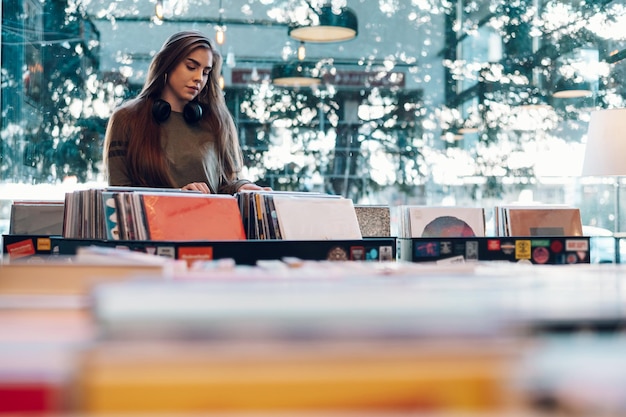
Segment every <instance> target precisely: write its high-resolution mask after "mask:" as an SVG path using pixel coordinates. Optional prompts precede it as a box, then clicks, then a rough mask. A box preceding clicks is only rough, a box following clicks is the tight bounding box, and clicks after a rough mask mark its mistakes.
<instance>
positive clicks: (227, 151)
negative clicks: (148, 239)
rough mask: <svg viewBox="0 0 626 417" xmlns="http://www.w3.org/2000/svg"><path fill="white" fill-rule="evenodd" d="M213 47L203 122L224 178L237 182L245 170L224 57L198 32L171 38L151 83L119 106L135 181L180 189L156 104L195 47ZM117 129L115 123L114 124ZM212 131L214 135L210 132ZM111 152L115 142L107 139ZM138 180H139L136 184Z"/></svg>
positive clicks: (151, 70) (202, 100)
mask: <svg viewBox="0 0 626 417" xmlns="http://www.w3.org/2000/svg"><path fill="white" fill-rule="evenodd" d="M196 48H207V49H209V50H210V51H211V53H212V54H213V69H212V70H211V73H210V74H209V79H208V81H207V83H206V85H205V86H204V88H203V89H202V91H200V93H199V94H198V97H196V99H195V100H197V101H198V103H199V104H200V106H201V107H202V110H203V116H202V120H200V122H199V123H201V124H202V126H203V127H205V128H206V129H207V130H210V131H212V132H213V134H214V137H215V140H216V143H215V150H216V152H217V159H218V166H217V167H216V168H217V169H218V172H219V176H220V182H221V181H232V180H233V179H234V178H235V177H236V175H237V173H238V172H239V171H240V170H241V165H242V156H241V148H240V146H239V139H238V137H237V130H236V128H235V124H234V122H233V119H232V116H231V114H230V112H229V111H228V108H227V107H226V102H225V100H224V95H223V93H222V90H221V88H220V86H219V78H220V74H221V71H222V56H221V54H220V53H219V51H218V50H217V49H216V48H214V47H213V44H212V43H211V40H210V39H209V38H208V37H206V36H205V35H203V34H202V33H201V32H198V31H182V32H178V33H175V34H173V35H172V36H170V37H169V38H168V39H167V40H166V41H165V43H164V44H163V46H162V47H161V50H160V51H159V52H158V53H157V54H156V55H155V56H154V58H153V59H152V62H151V63H150V68H149V70H148V75H147V77H146V81H145V84H144V86H143V89H142V90H141V92H140V93H139V95H138V96H137V97H136V98H135V99H133V100H130V101H128V102H127V103H125V104H124V105H123V107H121V108H120V109H118V111H117V112H116V113H117V114H115V115H114V117H112V118H111V121H110V124H119V125H120V127H121V129H116V130H117V131H122V132H128V149H127V152H126V158H127V169H128V175H129V177H130V178H131V180H132V181H133V185H138V186H149V187H175V186H177V185H176V184H174V183H173V180H172V178H171V175H170V172H169V168H168V164H167V161H166V159H165V156H164V155H163V150H162V148H161V140H160V135H161V130H160V127H159V124H158V123H157V122H156V120H155V119H154V117H153V116H152V105H153V103H154V101H155V100H157V99H159V98H160V97H161V92H162V91H163V89H164V87H165V83H166V76H167V74H168V73H169V72H170V71H172V70H173V69H174V68H175V67H176V66H177V65H178V64H179V63H180V62H181V61H183V60H184V59H185V58H186V57H187V56H188V55H189V54H190V53H191V52H192V51H193V50H194V49H196ZM109 129H111V126H109ZM207 134H208V133H207ZM107 139H108V140H107V144H106V145H105V146H106V147H105V156H106V155H107V154H108V147H109V146H110V141H111V140H115V139H114V138H107ZM135 183H136V184H135Z"/></svg>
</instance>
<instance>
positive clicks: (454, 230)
mask: <svg viewBox="0 0 626 417" xmlns="http://www.w3.org/2000/svg"><path fill="white" fill-rule="evenodd" d="M406 214H407V219H406V220H408V227H409V228H410V237H411V238H422V237H484V236H485V211H484V209H483V208H482V207H443V206H442V207H437V206H407V207H406Z"/></svg>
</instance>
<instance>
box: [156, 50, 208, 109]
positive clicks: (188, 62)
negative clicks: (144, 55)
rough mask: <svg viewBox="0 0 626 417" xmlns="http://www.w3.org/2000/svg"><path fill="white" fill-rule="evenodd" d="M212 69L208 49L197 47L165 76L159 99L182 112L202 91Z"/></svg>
mask: <svg viewBox="0 0 626 417" xmlns="http://www.w3.org/2000/svg"><path fill="white" fill-rule="evenodd" d="M212 69H213V54H212V53H211V51H210V50H209V49H208V48H203V47H198V48H196V49H194V50H193V51H191V53H190V54H189V55H187V57H186V58H185V59H183V60H182V61H181V62H179V63H178V65H176V67H174V69H173V70H172V71H170V72H169V73H168V74H167V82H166V83H165V88H164V89H163V92H162V94H161V98H162V99H163V100H165V101H167V102H168V103H170V105H171V106H172V110H173V111H177V112H182V111H183V108H184V107H185V104H187V103H188V102H190V101H191V100H193V99H194V98H196V96H197V95H198V94H199V93H200V91H202V89H203V88H204V86H205V85H206V83H207V81H208V80H209V75H210V73H211V70H212Z"/></svg>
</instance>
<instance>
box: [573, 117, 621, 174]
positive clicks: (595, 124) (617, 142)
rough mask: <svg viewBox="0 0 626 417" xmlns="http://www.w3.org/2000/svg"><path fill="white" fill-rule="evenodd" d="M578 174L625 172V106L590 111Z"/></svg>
mask: <svg viewBox="0 0 626 417" xmlns="http://www.w3.org/2000/svg"><path fill="white" fill-rule="evenodd" d="M582 175H590V176H592V175H595V176H622V175H626V109H606V110H596V111H593V112H592V113H591V120H590V121H589V130H588V131H587V148H586V150H585V160H584V163H583V172H582Z"/></svg>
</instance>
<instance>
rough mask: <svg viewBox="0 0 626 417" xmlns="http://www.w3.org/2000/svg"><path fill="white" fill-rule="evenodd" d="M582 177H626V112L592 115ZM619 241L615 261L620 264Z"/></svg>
mask: <svg viewBox="0 0 626 417" xmlns="http://www.w3.org/2000/svg"><path fill="white" fill-rule="evenodd" d="M582 175H584V176H604V177H611V176H615V177H620V176H624V175H626V109H604V110H596V111H593V112H592V113H591V119H590V121H589V129H588V131H587V148H586V150H585V159H584V162H583V170H582ZM619 203H620V179H619V178H616V179H615V230H614V234H618V233H619V231H620V204H619ZM619 246H620V245H619V239H616V242H615V259H616V263H620V251H619Z"/></svg>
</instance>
